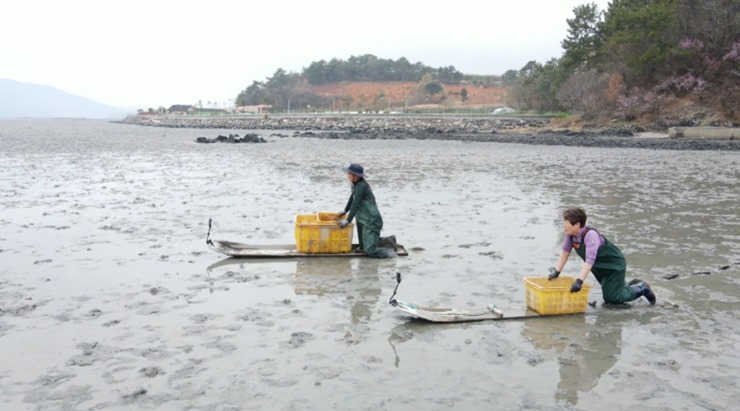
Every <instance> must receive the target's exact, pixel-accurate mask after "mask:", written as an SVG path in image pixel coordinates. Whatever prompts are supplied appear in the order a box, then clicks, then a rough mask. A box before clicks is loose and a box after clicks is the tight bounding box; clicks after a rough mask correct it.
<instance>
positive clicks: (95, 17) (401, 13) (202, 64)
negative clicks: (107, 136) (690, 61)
mask: <svg viewBox="0 0 740 411" xmlns="http://www.w3.org/2000/svg"><path fill="white" fill-rule="evenodd" d="M594 2H595V3H596V4H597V5H598V6H599V8H600V9H601V10H604V9H605V8H606V6H607V4H608V3H609V1H608V0H596V1H594ZM586 3H589V1H585V0H513V1H512V0H507V1H503V0H487V1H486V0H483V1H479V0H455V1H451V2H435V1H429V0H425V1H412V0H392V1H390V0H370V1H347V0H313V1H311V0H302V1H293V0H283V1H280V0H267V1H255V0H252V1H246V0H242V1H238V0H208V1H200V2H196V1H183V0H179V1H175V0H146V1H145V0H125V1H122V0H64V1H60V0H15V1H6V2H4V4H3V6H2V9H0V10H1V11H0V38H1V39H2V41H0V78H5V79H12V80H17V81H20V82H25V83H35V84H43V85H49V86H53V87H56V88H58V89H60V90H62V91H65V92H68V93H72V94H76V95H80V96H84V97H88V98H91V99H93V100H95V101H98V102H100V103H104V104H109V105H113V106H117V107H126V108H148V107H154V108H156V107H158V106H160V105H161V106H166V107H169V106H170V105H172V104H196V103H197V102H198V101H199V100H200V101H202V102H203V104H204V105H205V104H206V103H207V102H209V101H217V102H218V104H219V106H225V105H227V104H229V101H230V99H234V98H236V96H237V94H238V93H239V91H241V90H243V89H244V88H246V87H248V86H249V85H251V84H252V82H253V81H255V80H256V81H264V80H265V79H266V78H267V77H271V76H272V75H273V74H274V73H275V70H277V69H278V68H282V69H284V70H286V71H288V72H291V71H292V72H300V71H301V70H302V69H303V68H304V67H307V66H308V65H309V64H310V63H311V62H314V61H319V60H327V61H328V60H330V59H332V58H339V59H342V60H346V59H348V58H349V57H350V56H353V55H354V56H359V55H363V54H373V55H375V56H377V57H378V58H384V59H393V60H396V59H398V58H400V57H406V58H407V59H408V60H409V61H410V62H411V63H417V62H421V63H422V64H425V65H428V66H432V67H441V66H445V67H446V66H454V67H455V68H456V69H457V70H459V71H461V72H462V73H464V74H502V73H504V72H505V71H506V70H509V69H515V70H518V69H520V68H521V67H522V66H524V65H525V64H526V63H527V62H528V61H530V60H536V61H539V62H541V63H544V62H545V61H547V60H549V59H550V58H553V57H560V56H561V55H562V49H561V47H560V42H561V41H562V40H563V38H564V37H565V35H566V32H567V24H566V19H568V18H571V17H573V8H574V7H576V6H578V5H580V4H586Z"/></svg>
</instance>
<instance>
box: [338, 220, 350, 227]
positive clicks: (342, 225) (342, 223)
mask: <svg viewBox="0 0 740 411" xmlns="http://www.w3.org/2000/svg"><path fill="white" fill-rule="evenodd" d="M347 224H349V221H347V220H342V221H340V222H339V228H344V227H347Z"/></svg>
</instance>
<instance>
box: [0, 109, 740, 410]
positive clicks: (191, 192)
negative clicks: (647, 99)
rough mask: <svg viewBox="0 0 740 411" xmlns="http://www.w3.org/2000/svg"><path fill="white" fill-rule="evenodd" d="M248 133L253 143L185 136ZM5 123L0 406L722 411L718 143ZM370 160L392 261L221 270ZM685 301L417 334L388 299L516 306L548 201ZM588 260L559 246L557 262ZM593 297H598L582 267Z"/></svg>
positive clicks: (545, 247)
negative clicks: (581, 142) (646, 145)
mask: <svg viewBox="0 0 740 411" xmlns="http://www.w3.org/2000/svg"><path fill="white" fill-rule="evenodd" d="M245 131H249V132H255V133H258V134H259V135H260V136H262V137H263V138H265V139H266V140H267V143H262V144H197V143H196V142H195V140H196V139H197V137H200V136H207V137H209V138H211V137H215V136H216V135H217V134H219V133H228V132H233V133H235V134H236V133H238V134H240V135H242V134H244V133H245ZM271 134H272V132H270V131H259V130H257V131H251V130H241V129H236V130H224V129H212V130H211V129H188V128H164V127H141V126H135V125H125V124H112V123H107V122H103V121H87V120H12V121H10V120H4V121H0V164H2V168H3V177H2V180H0V195H1V196H2V201H0V301H2V306H1V307H0V350H1V351H2V353H3V366H2V367H0V401H1V402H2V404H3V406H2V408H3V409H7V410H21V409H23V410H25V409H38V410H58V409H69V410H76V409H165V410H170V409H173V410H174V409H178V410H179V409H192V410H243V409H255V410H257V409H285V410H288V409H300V410H303V409H313V410H325V409H373V410H374V409H386V410H407V409H410V408H416V409H523V408H531V409H591V408H597V407H601V408H603V407H605V406H608V407H610V408H614V409H627V408H639V409H674V410H695V409H731V408H733V406H732V404H737V403H738V402H739V401H740V391H739V390H738V388H737V382H736V379H737V378H736V376H737V375H738V372H739V371H740V360H739V359H738V354H737V352H738V350H737V347H738V346H740V336H739V335H738V333H737V324H738V321H739V320H740V287H739V281H740V280H739V278H740V276H738V273H739V272H740V234H738V233H740V230H739V229H738V228H739V227H740V215H739V214H738V209H737V204H738V203H740V198H739V196H740V193H738V190H737V181H738V169H737V164H738V161H739V160H740V158H739V157H738V154H737V152H733V151H699V150H684V151H672V150H645V149H635V148H603V147H567V146H562V145H553V146H546V145H527V144H509V143H493V142H476V141H457V140H450V141H446V140H441V139H438V140H418V139H394V140H382V139H356V140H349V139H347V140H345V139H329V138H314V137H300V136H292V135H291V134H292V133H286V134H287V135H288V136H286V137H276V136H272V135H271ZM350 162H358V163H361V164H363V166H364V167H365V170H366V172H367V174H368V182H369V183H370V185H371V186H372V188H373V191H374V193H375V196H376V198H377V201H378V206H379V209H380V211H381V213H382V214H383V219H384V222H385V226H384V230H383V234H384V235H391V234H393V235H395V236H396V237H397V239H398V242H399V243H402V244H403V245H404V246H405V247H406V249H407V250H408V251H409V256H408V257H403V258H398V259H388V260H373V259H367V258H347V259H334V258H310V259H279V260H270V259H267V260H259V261H245V260H225V257H224V256H222V255H220V254H218V253H215V252H213V251H211V250H209V249H208V248H207V246H206V243H205V238H206V232H207V229H208V219H209V218H212V219H213V222H214V223H213V224H214V225H213V231H212V234H211V235H212V237H213V238H216V239H223V240H232V241H238V242H241V243H251V244H286V243H290V242H292V241H294V231H293V230H294V216H295V215H296V214H304V213H311V212H316V211H335V210H339V209H342V208H343V207H344V205H345V204H346V201H347V198H348V197H349V194H350V187H349V185H348V183H347V179H346V177H345V175H344V174H343V173H342V171H341V167H342V166H346V165H347V164H348V163H350ZM571 205H579V206H583V207H584V208H585V209H586V210H587V211H588V212H589V215H590V220H589V223H590V224H591V225H593V226H594V227H596V228H598V229H600V230H601V232H602V233H604V234H605V235H606V236H608V237H609V238H610V239H611V240H612V241H614V242H615V243H616V244H617V245H618V246H619V247H620V248H621V249H622V250H623V251H624V253H625V254H626V256H627V259H628V264H629V268H628V276H629V277H630V278H632V277H637V278H642V279H644V280H646V281H649V282H650V284H651V285H652V287H653V289H654V290H655V292H656V295H657V298H658V299H659V300H661V299H667V300H671V301H673V302H675V303H677V304H678V305H679V306H680V307H679V308H678V309H675V310H670V311H668V312H665V311H656V310H649V309H641V307H643V306H644V305H646V304H647V302H646V301H644V299H643V300H639V301H636V302H635V303H634V304H635V305H636V306H637V307H636V308H634V309H630V310H627V311H626V312H624V311H620V312H618V313H613V312H605V313H603V314H595V315H589V316H572V317H561V318H537V319H528V320H523V321H514V320H512V321H499V322H485V321H483V322H475V323H465V324H454V323H453V324H430V323H425V322H421V321H418V320H411V319H409V318H408V317H407V316H404V315H403V313H401V312H400V311H399V310H397V309H394V308H393V307H391V306H390V305H389V304H388V298H389V297H390V296H391V294H392V292H393V289H394V287H395V286H396V281H395V273H396V272H402V273H403V283H402V284H401V286H400V287H399V290H398V295H397V298H398V299H399V300H404V301H413V302H415V303H418V304H423V305H427V306H444V307H461V308H466V307H473V306H486V305H487V304H495V305H496V306H497V307H499V308H500V309H501V310H503V311H504V312H507V311H516V310H520V309H521V308H522V306H523V305H524V304H525V302H524V284H523V281H522V278H523V277H531V276H538V275H542V276H544V275H546V273H547V268H548V267H549V266H551V265H553V263H554V262H555V260H556V258H557V255H558V252H559V247H560V242H561V240H562V228H561V220H560V212H561V210H562V209H563V208H564V207H567V206H571ZM579 269H580V263H579V261H577V259H576V257H575V256H573V258H572V260H571V261H570V262H569V263H568V265H567V267H566V270H565V272H564V275H573V274H575V273H577V272H578V270H579ZM587 281H588V282H589V283H590V284H591V285H592V290H591V294H590V296H589V300H591V301H597V302H600V301H601V290H600V288H599V286H598V284H597V283H596V282H595V280H594V279H593V277H590V278H589V279H588V280H587Z"/></svg>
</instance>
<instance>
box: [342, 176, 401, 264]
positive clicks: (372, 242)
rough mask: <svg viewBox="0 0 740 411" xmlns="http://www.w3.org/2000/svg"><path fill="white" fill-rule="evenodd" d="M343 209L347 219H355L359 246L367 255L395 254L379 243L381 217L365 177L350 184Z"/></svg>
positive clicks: (387, 255) (385, 256)
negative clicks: (350, 191) (350, 187)
mask: <svg viewBox="0 0 740 411" xmlns="http://www.w3.org/2000/svg"><path fill="white" fill-rule="evenodd" d="M344 211H348V212H349V215H348V216H347V221H352V219H353V218H354V219H355V221H356V224H357V237H359V242H360V248H361V249H362V250H363V251H364V252H366V253H367V255H368V256H370V257H374V258H388V257H394V256H395V253H394V252H393V251H391V250H389V249H387V248H385V247H382V246H381V245H380V230H382V229H383V218H382V217H381V216H380V211H378V206H377V205H376V204H375V195H373V191H372V190H371V189H370V184H368V183H367V181H365V179H360V180H358V181H357V182H355V183H354V184H353V185H352V195H351V196H350V197H349V201H348V202H347V205H346V206H345V207H344Z"/></svg>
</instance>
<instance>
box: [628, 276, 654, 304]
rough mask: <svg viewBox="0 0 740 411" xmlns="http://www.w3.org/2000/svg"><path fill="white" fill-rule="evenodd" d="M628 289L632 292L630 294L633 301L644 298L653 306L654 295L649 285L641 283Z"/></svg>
mask: <svg viewBox="0 0 740 411" xmlns="http://www.w3.org/2000/svg"><path fill="white" fill-rule="evenodd" d="M630 289H631V290H632V293H633V294H635V299H638V298H640V297H645V298H647V300H648V301H649V302H650V304H652V305H654V304H655V293H653V290H652V289H650V284H648V283H646V282H644V281H643V282H641V283H640V284H636V285H631V286H630Z"/></svg>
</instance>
